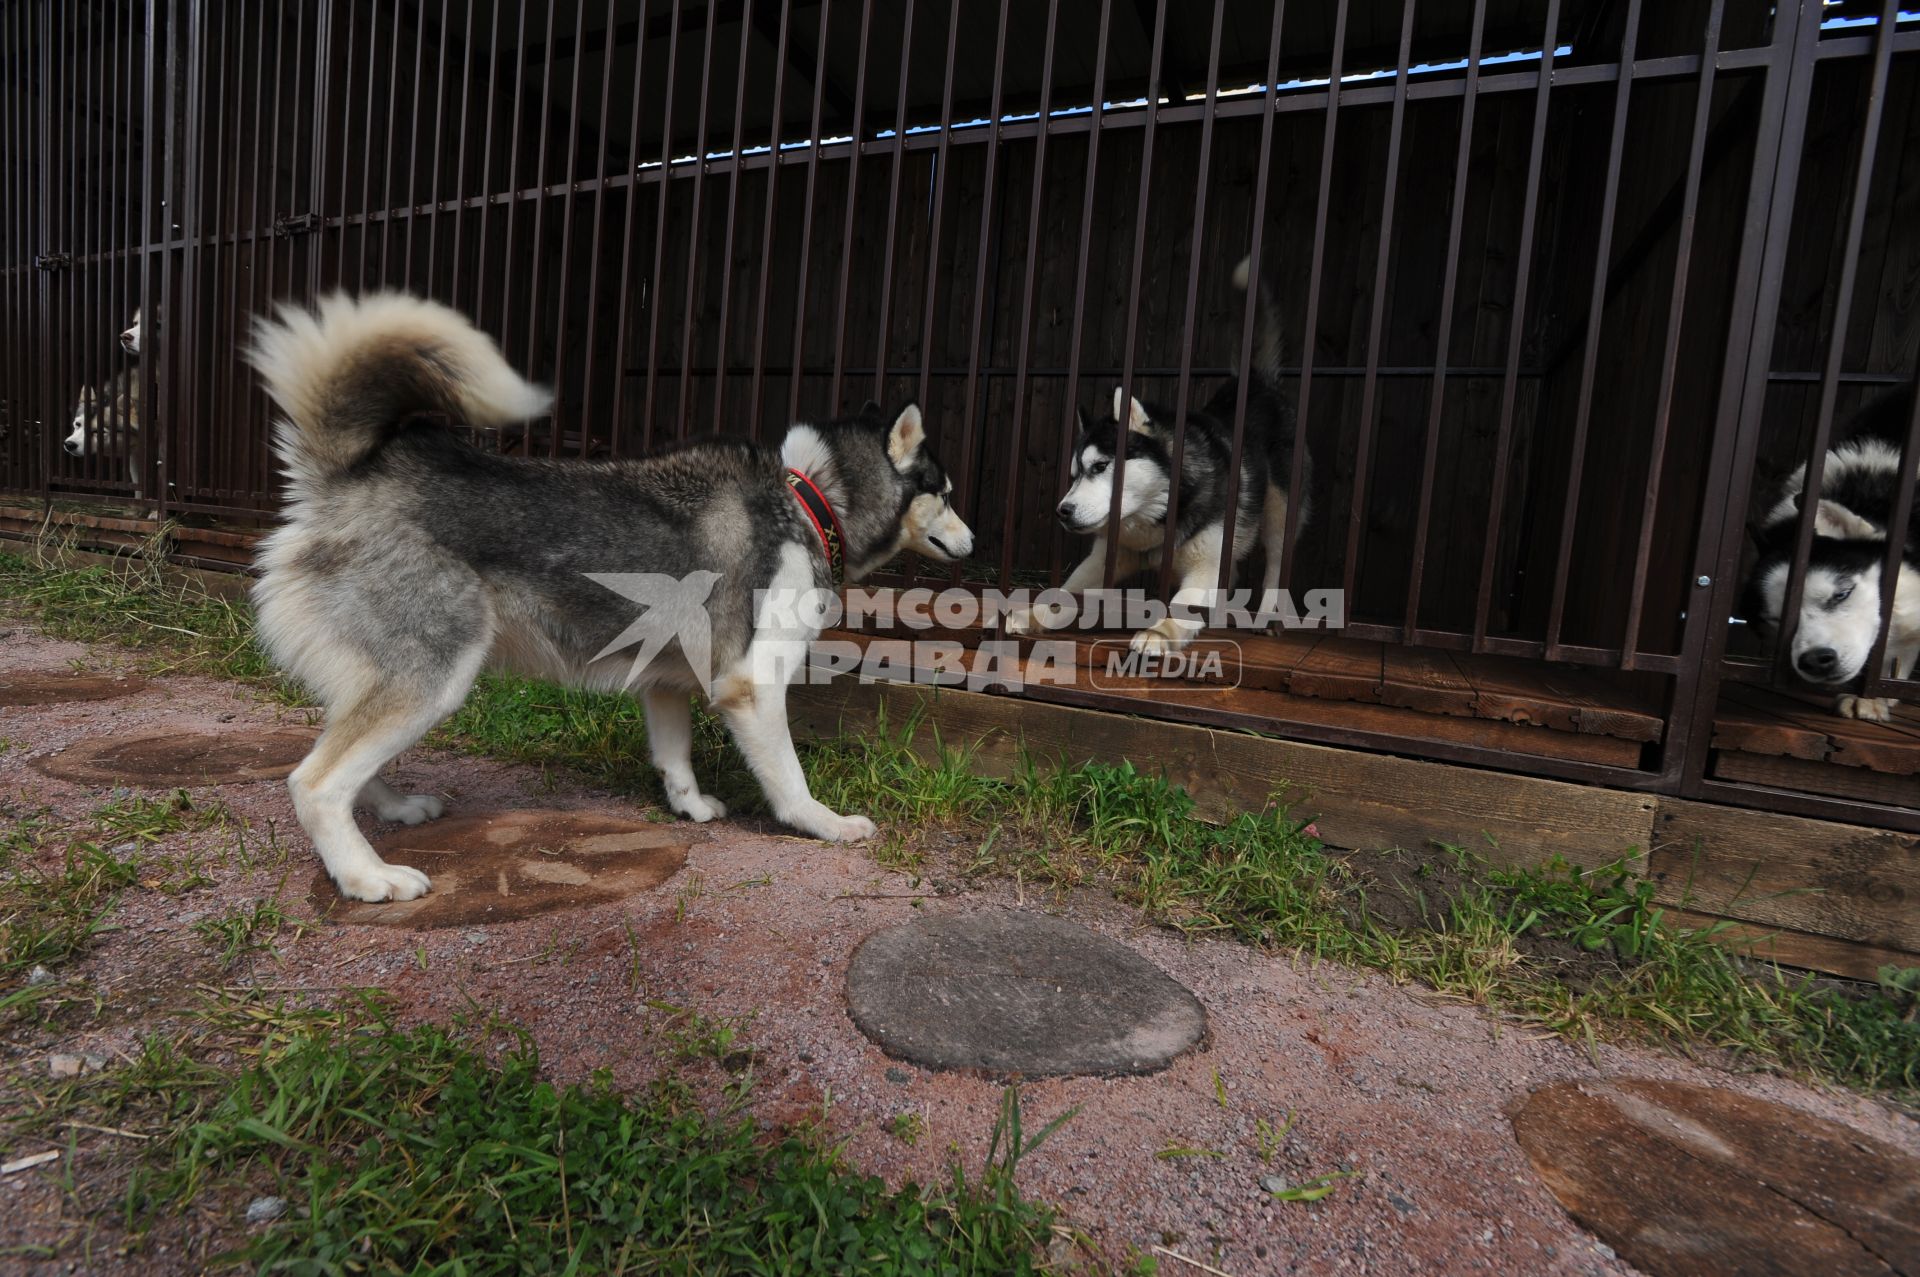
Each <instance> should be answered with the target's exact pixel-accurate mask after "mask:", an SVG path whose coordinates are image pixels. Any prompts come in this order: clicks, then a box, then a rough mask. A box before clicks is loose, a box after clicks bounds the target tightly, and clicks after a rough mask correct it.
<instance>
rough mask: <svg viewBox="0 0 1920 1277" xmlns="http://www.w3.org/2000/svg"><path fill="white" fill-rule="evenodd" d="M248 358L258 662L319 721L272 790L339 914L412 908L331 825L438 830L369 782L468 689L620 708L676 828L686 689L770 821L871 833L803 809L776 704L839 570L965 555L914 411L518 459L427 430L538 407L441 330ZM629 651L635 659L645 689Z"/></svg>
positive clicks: (806, 803) (294, 338)
mask: <svg viewBox="0 0 1920 1277" xmlns="http://www.w3.org/2000/svg"><path fill="white" fill-rule="evenodd" d="M250 357H251V359H252V361H253V364H254V366H255V367H256V368H258V369H259V371H260V373H261V376H262V377H263V379H264V380H265V381H266V384H267V388H268V390H269V391H270V392H271V393H272V395H273V397H274V399H275V400H276V401H277V403H278V404H279V407H280V410H281V412H282V413H283V414H284V419H282V420H280V421H279V422H277V423H276V438H275V447H276V450H277V452H278V454H279V457H280V460H281V461H282V462H283V463H284V465H285V468H286V474H287V478H288V494H287V495H288V504H287V522H286V524H285V526H283V527H281V528H280V529H278V530H277V531H276V532H274V533H273V535H272V536H271V537H269V538H268V539H267V541H266V542H265V543H264V544H263V546H262V549H261V553H260V566H261V568H262V573H263V575H262V577H261V580H260V582H259V584H258V586H257V587H256V588H255V591H254V598H255V600H256V603H257V606H258V610H259V618H260V636H261V638H262V640H263V641H264V643H265V645H266V648H267V650H268V651H269V652H270V653H271V654H272V656H273V658H274V659H275V660H276V661H278V662H279V663H280V665H281V666H282V667H283V668H285V669H286V670H287V671H288V672H289V673H291V674H292V675H294V676H295V677H296V678H298V679H299V680H300V681H301V682H302V683H304V684H305V685H306V686H307V687H308V688H310V689H311V690H312V691H313V693H314V695H315V696H316V697H317V698H318V699H319V700H320V701H321V703H322V704H323V705H324V706H325V707H326V711H327V718H326V730H325V732H324V733H323V734H322V735H321V737H320V739H319V740H318V741H317V742H316V743H315V745H314V748H313V752H312V753H310V754H309V755H308V756H307V758H306V760H305V761H304V762H302V763H301V764H300V766H299V768H298V769H297V770H296V771H295V772H294V773H293V775H292V777H291V778H290V779H289V780H288V788H289V789H290V790H291V791H292V793H293V802H294V809H295V811H296V813H297V814H298V816H299V818H300V824H301V827H302V828H304V829H305V830H306V831H307V834H308V836H309V837H311V838H312V839H313V844H314V848H315V850H316V851H318V852H319V854H320V858H321V859H322V860H323V861H324V862H325V864H326V867H327V872H328V873H329V874H331V875H332V877H333V880H334V883H335V884H336V885H337V886H338V887H339V889H340V891H341V894H343V895H345V896H347V897H349V898H351V899H356V900H386V899H396V900H408V899H412V898H413V897H415V896H418V895H420V894H422V893H423V892H425V891H427V890H428V888H429V886H430V883H429V882H428V880H427V876H426V875H425V874H423V873H421V872H420V871H419V870H417V869H412V868H409V867H407V866H404V865H396V864H388V863H387V862H385V861H383V860H381V859H380V857H379V856H378V855H376V854H375V852H374V850H373V848H372V847H371V846H370V845H369V844H368V842H367V840H366V838H365V837H363V836H362V835H361V833H360V831H359V829H358V828H356V827H355V824H354V818H353V808H354V806H355V805H356V804H357V805H359V806H362V807H368V808H371V809H372V810H373V811H374V812H375V814H377V815H378V816H379V817H380V818H381V819H383V820H399V821H405V822H407V823H409V824H413V823H418V822H419V821H423V820H431V819H433V818H434V817H436V816H438V815H440V814H441V810H442V806H441V803H440V800H439V799H437V798H435V797H432V796H431V795H427V794H414V795H407V794H401V793H398V792H396V791H395V790H394V789H393V788H392V787H390V786H389V785H387V783H386V782H385V781H383V780H382V779H380V775H379V773H380V769H381V768H382V767H383V766H385V765H386V763H387V762H388V761H389V760H390V759H392V758H393V757H394V756H395V755H396V754H398V753H400V751H402V750H404V749H406V748H408V747H409V746H410V745H412V744H413V743H414V742H415V741H417V740H418V739H419V738H420V737H421V736H422V735H423V734H424V733H425V732H426V731H428V730H429V729H430V728H432V727H433V726H434V725H435V724H436V723H438V722H440V720H442V719H443V718H445V717H446V716H447V715H449V714H451V713H452V712H453V711H454V710H455V709H456V708H458V707H459V705H460V703H461V702H462V701H463V700H464V699H465V698H466V695H467V690H468V688H469V687H471V686H472V684H473V680H474V677H475V676H476V675H477V674H478V673H479V672H480V670H481V669H482V668H483V667H485V666H489V665H492V666H495V667H500V668H506V669H511V670H515V671H518V672H521V673H525V674H529V675H532V676H535V677H540V678H548V679H554V680H558V681H564V682H566V683H569V684H572V685H575V686H584V687H592V688H601V689H608V690H612V689H618V688H623V687H638V688H639V689H641V696H642V698H643V699H644V701H645V704H646V711H647V737H648V744H649V746H650V748H651V752H652V755H653V761H654V764H655V766H657V767H658V768H659V769H660V774H661V779H662V781H663V782H664V785H665V789H666V794H667V801H668V803H669V804H670V805H671V806H672V807H673V809H674V810H675V811H676V812H679V813H680V814H681V815H683V816H686V817H688V818H689V819H692V820H697V821H706V820H712V819H714V818H716V817H719V816H724V815H725V814H726V809H725V808H724V807H723V806H722V805H721V804H720V802H719V801H718V800H716V799H714V798H712V797H710V796H709V795H707V794H704V793H702V792H701V790H700V787H699V785H698V784H697V783H696V782H695V779H694V775H693V765H692V712H691V706H690V703H689V696H690V694H691V693H693V692H695V691H702V692H704V693H705V694H706V696H707V699H708V701H709V702H710V704H711V705H712V707H713V708H714V710H715V711H716V712H717V713H718V714H719V715H720V716H721V718H722V719H723V720H724V721H725V722H726V724H727V726H728V728H729V729H730V730H731V732H732V734H733V738H734V739H735V740H736V741H737V742H738V743H739V745H740V750H741V753H743V754H744V755H745V756H746V760H747V764H748V766H749V767H751V768H752V770H753V773H754V775H755V776H756V777H758V778H759V781H760V784H761V786H762V787H763V789H764V790H765V792H766V795H767V799H768V802H769V804H770V805H771V806H772V808H773V812H774V815H775V816H777V817H778V818H779V819H780V820H782V821H784V822H785V823H787V824H788V825H791V826H793V827H794V828H796V829H799V830H801V831H803V832H805V833H807V834H810V835H812V836H814V837H817V838H826V839H834V840H848V839H856V838H864V837H866V836H868V835H870V834H872V833H873V832H874V826H873V822H872V821H870V820H868V819H867V818H866V817H864V816H843V815H840V814H839V813H837V812H835V811H832V810H831V809H829V808H828V807H827V806H826V805H825V804H823V803H821V802H819V801H817V800H816V799H815V798H814V797H813V796H812V794H811V793H810V792H809V791H808V788H807V778H806V776H805V774H804V773H803V772H802V771H801V768H800V760H799V759H798V757H796V755H795V753H794V748H793V739H792V736H791V734H790V733H789V729H788V723H787V710H786V694H787V684H788V683H789V682H790V681H791V680H792V679H793V678H795V677H796V676H797V675H798V674H799V672H800V670H801V669H802V668H803V666H804V665H805V662H806V654H807V644H808V643H809V642H810V641H811V640H812V639H814V638H816V637H817V636H818V634H819V626H818V623H817V621H815V620H810V619H809V615H810V614H809V613H808V612H807V611H806V610H805V609H804V608H795V607H793V596H795V595H808V594H809V592H813V591H826V590H830V589H831V588H832V586H833V584H834V581H833V575H834V568H835V567H836V566H837V565H840V564H844V573H845V576H846V577H847V578H848V579H857V578H858V577H860V576H861V575H863V574H865V573H868V572H870V571H872V570H874V569H875V568H877V567H879V566H880V565H881V564H883V563H884V562H886V561H887V560H888V559H890V558H892V557H893V556H894V555H895V554H896V553H897V552H899V551H901V550H913V551H917V552H918V553H921V554H923V555H926V556H928V557H930V558H933V559H935V560H941V561H948V560H955V559H960V558H964V557H965V556H966V555H967V554H969V553H971V551H972V548H973V533H972V532H971V530H969V529H968V527H967V525H966V524H965V523H964V522H963V521H962V520H961V519H960V517H959V515H958V514H956V513H955V512H954V511H953V509H952V508H951V506H950V505H949V503H948V498H949V495H950V493H951V492H952V484H951V483H950V482H949V481H948V479H947V477H946V474H945V472H944V471H943V470H942V469H941V467H940V464H939V462H938V461H936V460H935V459H934V457H933V455H932V453H931V452H930V451H929V450H928V448H927V446H926V439H925V432H924V429H923V427H922V423H921V418H920V410H919V409H918V408H917V407H915V406H912V405H909V406H908V407H907V408H906V409H905V410H903V411H902V412H900V413H898V414H897V415H895V416H893V417H892V418H890V419H889V418H887V417H885V416H883V415H881V414H880V412H879V410H878V409H877V408H875V407H873V406H872V405H869V406H868V407H867V409H866V410H864V411H863V412H862V413H861V414H860V415H859V416H857V417H854V418H850V419H846V420H840V421H829V422H820V423H817V424H812V425H795V426H793V427H792V428H791V429H790V430H789V431H788V432H787V435H786V439H785V441H784V443H783V444H782V445H781V446H780V447H779V448H778V449H773V448H760V447H756V446H753V445H750V444H745V443H733V442H720V441H714V442H706V443H698V444H694V445H691V446H689V447H686V448H684V449H681V450H680V451H677V452H673V453H669V454H667V455H664V456H660V457H656V458H652V459H648V460H642V461H604V462H598V461H595V462H590V461H573V462H568V461H543V460H526V459H520V458H511V457H502V456H497V455H492V454H488V453H483V452H480V451H478V450H476V449H474V448H471V447H469V446H467V445H466V444H464V443H462V442H461V441H460V440H459V439H458V438H456V437H455V435H454V433H453V431H452V430H451V429H449V428H448V427H449V425H450V424H464V425H475V426H497V425H503V424H507V423H510V422H516V421H523V420H526V419H528V418H531V417H536V416H539V415H540V414H542V413H544V412H546V411H547V408H548V405H549V402H550V397H549V396H548V394H547V393H546V392H545V391H543V390H541V389H539V388H537V387H535V386H532V385H529V384H528V383H527V382H526V381H524V380H522V379H521V378H520V376H519V375H518V374H516V373H515V372H514V371H513V369H512V368H510V367H509V366H508V365H507V363H506V361H505V360H504V359H503V358H502V357H501V355H500V352H499V350H498V349H497V348H496V347H495V346H494V344H493V342H492V341H491V340H490V339H489V338H487V337H486V336H485V335H484V334H482V333H480V332H479V331H478V330H476V329H475V328H474V327H473V326H472V325H471V324H469V323H468V322H467V320H466V319H465V318H464V317H462V316H461V315H458V314H456V313H454V312H453V311H451V310H447V309H445V308H444V307H441V306H437V305H434V304H432V303H430V302H426V301H421V300H418V299H416V298H412V297H406V296H400V295H395V294H386V295H381V296H374V297H369V298H365V299H362V300H359V301H355V300H351V299H349V298H345V297H336V298H332V299H330V300H327V301H324V302H322V303H321V305H320V307H319V309H318V311H317V312H315V313H313V314H308V313H305V312H302V311H297V310H292V309H283V310H282V311H281V313H280V317H279V320H278V321H277V322H263V323H262V324H261V325H260V326H259V328H258V329H257V332H256V337H255V345H254V349H253V351H252V352H251V356H250ZM760 591H766V592H767V593H765V594H760V593H757V592H760ZM812 597H815V598H817V597H818V595H817V594H816V595H812ZM783 599H784V601H785V606H784V607H782V606H781V603H782V600H783ZM811 615H815V616H817V614H811ZM641 632H644V634H645V635H646V636H648V637H644V638H640V639H636V638H634V637H633V636H634V635H636V633H641ZM633 642H639V643H641V645H642V655H645V654H646V653H647V650H648V645H649V644H652V645H654V646H653V647H652V650H651V659H650V660H647V661H645V663H644V667H643V662H642V659H641V657H637V656H636V655H635V654H634V652H632V651H631V650H628V649H629V647H630V646H631V644H632V643H633ZM702 667H704V673H703V670H702Z"/></svg>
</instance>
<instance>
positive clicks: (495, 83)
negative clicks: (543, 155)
mask: <svg viewBox="0 0 1920 1277" xmlns="http://www.w3.org/2000/svg"><path fill="white" fill-rule="evenodd" d="M505 5H506V0H496V2H495V3H494V4H493V5H492V6H491V11H490V12H489V14H488V16H487V64H486V65H487V101H486V108H485V110H486V116H487V124H486V128H485V129H484V130H483V133H482V137H481V141H480V195H481V200H480V226H479V228H478V230H477V232H476V234H477V236H478V239H477V240H476V241H475V243H474V246H473V267H474V268H473V317H474V319H475V321H476V322H479V323H482V324H484V323H486V318H485V316H486V307H487V275H488V274H489V273H490V272H489V271H488V269H487V226H488V223H489V221H490V220H491V215H492V212H493V205H494V197H493V121H494V117H495V116H497V115H499V113H500V112H499V110H498V107H497V105H496V102H495V96H494V94H495V90H496V89H498V88H499V86H500V80H501V66H500V10H501V9H502V8H504V7H505ZM645 9H646V0H641V10H642V13H643V20H644V12H645ZM520 16H521V18H522V19H523V20H524V19H525V17H526V4H525V0H522V3H521V6H520ZM641 45H642V47H643V48H644V47H645V41H642V42H641ZM519 47H520V46H519V45H518V43H516V44H515V45H514V56H515V57H516V58H517V57H518V56H519ZM516 74H517V73H516ZM634 80H635V84H636V86H637V85H638V82H639V67H638V63H637V61H636V64H635V70H634ZM636 91H637V89H636ZM518 100H519V99H518V96H517V95H516V97H515V101H518ZM513 134H514V136H515V137H518V136H519V135H520V130H519V129H518V128H515V129H514V130H513ZM629 175H631V174H629ZM513 179H514V173H513V169H512V167H511V165H509V167H508V169H507V188H508V189H509V190H511V189H513ZM507 209H508V217H512V209H513V205H512V203H511V202H509V203H508V205H507ZM456 283H457V281H456ZM456 295H457V293H456ZM493 334H494V336H496V337H498V338H499V339H500V340H501V341H502V343H503V344H504V342H505V340H506V330H505V329H504V328H503V327H502V328H495V329H494V330H493Z"/></svg>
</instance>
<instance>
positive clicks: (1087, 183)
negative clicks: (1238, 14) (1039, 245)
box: [1047, 0, 1286, 586]
mask: <svg viewBox="0 0 1920 1277" xmlns="http://www.w3.org/2000/svg"><path fill="white" fill-rule="evenodd" d="M1285 7H1286V4H1285V0H1278V3H1276V5H1275V9H1276V11H1278V10H1282V9H1284V8H1285ZM1112 18H1113V0H1100V29H1099V34H1098V35H1097V36H1095V37H1094V38H1095V45H1094V52H1093V106H1092V113H1091V115H1090V116H1089V117H1088V119H1087V170H1086V175H1085V178H1084V179H1083V185H1082V188H1081V192H1080V249H1079V260H1078V262H1077V263H1076V265H1075V267H1074V273H1073V319H1072V321H1071V322H1070V324H1069V326H1068V329H1067V384H1066V396H1065V402H1064V403H1063V404H1062V405H1061V415H1060V464H1059V468H1058V469H1059V472H1058V474H1056V475H1055V477H1054V489H1053V490H1054V491H1055V492H1065V491H1066V490H1067V483H1068V480H1069V478H1070V477H1071V472H1072V465H1073V440H1074V436H1075V434H1076V433H1077V431H1078V428H1079V421H1080V341H1081V337H1082V336H1083V334H1084V333H1085V331H1086V317H1087V263H1088V260H1089V258H1090V257H1091V255H1092V252H1093V210H1094V207H1095V204H1096V196H1097V192H1098V189H1099V180H1100V123H1101V117H1102V116H1103V115H1105V113H1106V96H1107V32H1108V27H1109V25H1110V24H1111V21H1112ZM1063 541H1064V530H1062V529H1059V528H1056V529H1055V532H1054V538H1053V546H1052V553H1050V554H1049V555H1048V556H1047V576H1048V584H1050V585H1056V586H1057V585H1059V583H1060V561H1061V558H1062V555H1061V553H1060V551H1061V548H1062V545H1063Z"/></svg>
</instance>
